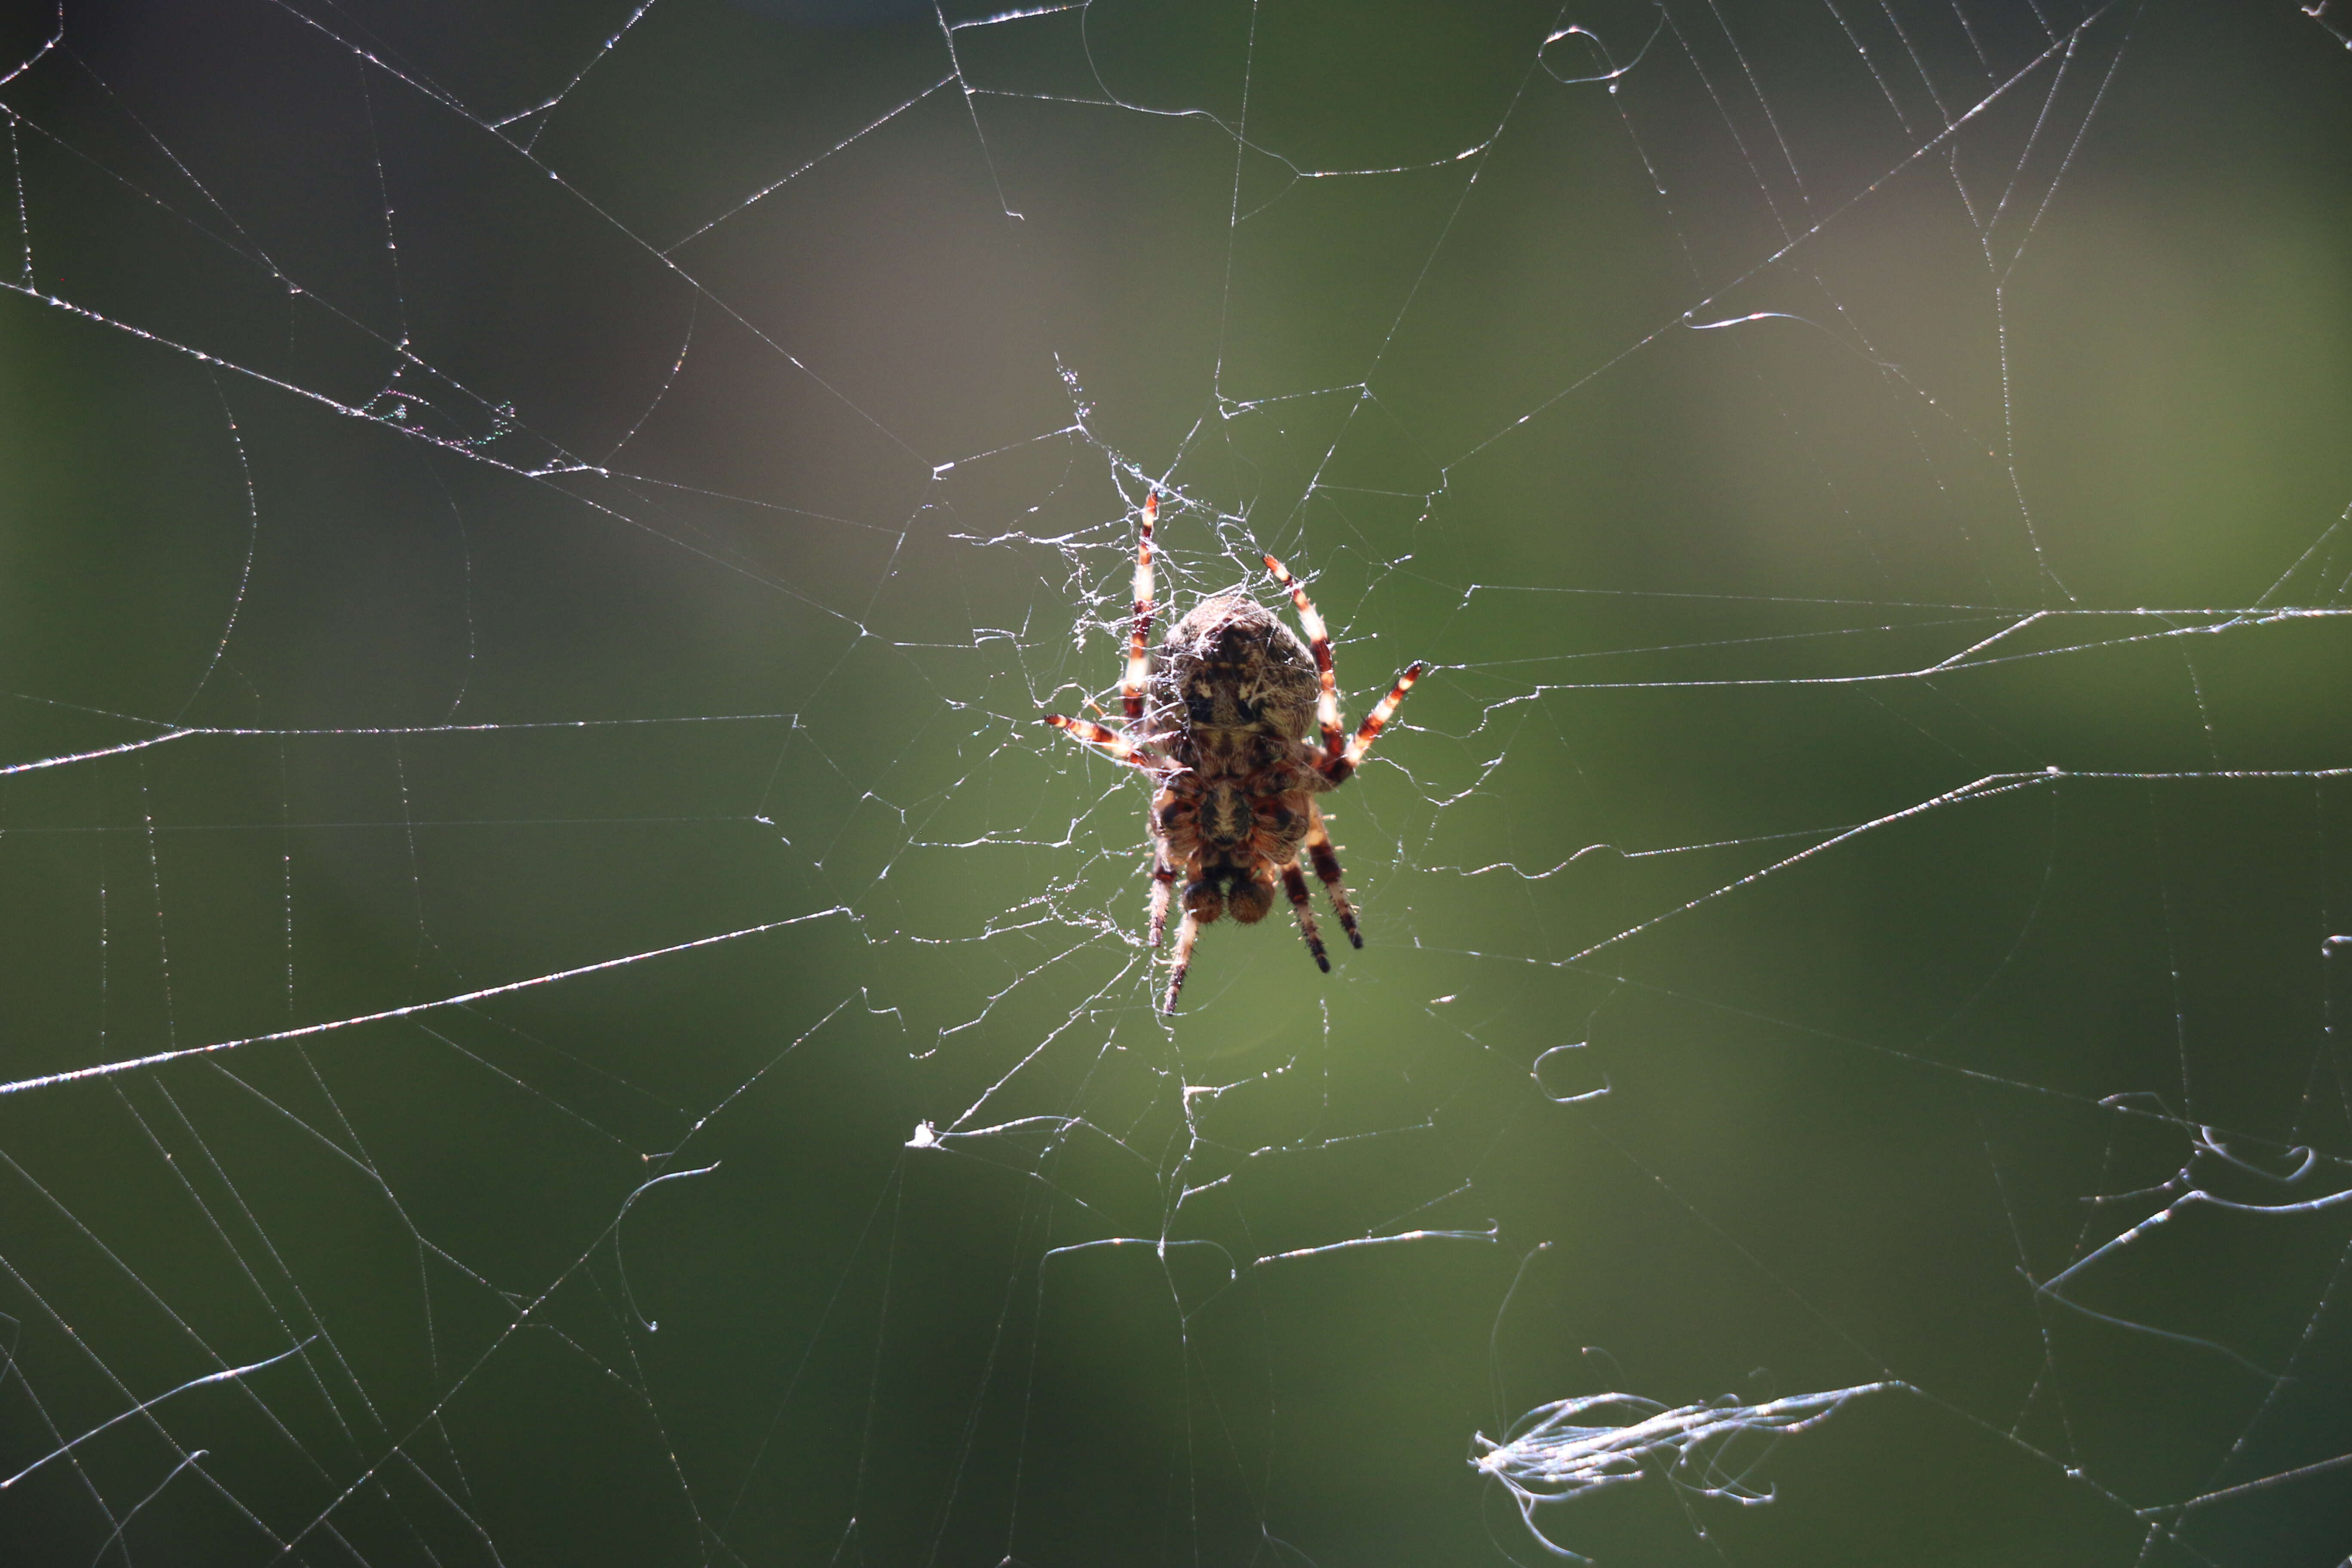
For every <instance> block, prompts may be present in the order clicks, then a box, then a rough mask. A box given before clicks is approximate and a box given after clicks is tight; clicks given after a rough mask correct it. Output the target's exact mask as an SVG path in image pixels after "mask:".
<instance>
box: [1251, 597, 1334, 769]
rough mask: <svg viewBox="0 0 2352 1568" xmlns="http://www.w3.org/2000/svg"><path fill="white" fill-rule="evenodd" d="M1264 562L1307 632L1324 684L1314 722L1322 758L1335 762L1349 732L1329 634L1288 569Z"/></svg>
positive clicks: (1317, 701) (1316, 705) (1316, 700)
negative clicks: (1319, 730) (1319, 734)
mask: <svg viewBox="0 0 2352 1568" xmlns="http://www.w3.org/2000/svg"><path fill="white" fill-rule="evenodd" d="M1265 569H1266V570H1267V571H1269V572H1271V573H1273V574H1274V580H1275V581H1276V582H1277V583H1279V584H1282V585H1283V586H1284V587H1286V588H1287V589H1289V590H1290V602H1291V603H1292V604H1294V605H1297V606H1298V624H1299V626H1302V627H1304V628H1305V629H1306V632H1307V649H1308V651H1310V652H1312V653H1313V654H1314V655H1315V673H1316V674H1317V676H1318V677H1319V678H1320V679H1321V680H1322V683H1323V689H1322V690H1320V691H1318V693H1316V697H1315V722H1316V723H1317V724H1318V725H1319V726H1321V728H1322V731H1323V754H1324V756H1325V758H1326V759H1327V760H1328V761H1334V762H1336V761H1337V760H1338V759H1339V753H1340V751H1341V750H1342V749H1343V748H1344V747H1345V746H1346V745H1347V734H1348V731H1346V730H1345V729H1343V728H1342V727H1341V726H1340V723H1339V677H1338V676H1337V675H1335V674H1334V673H1332V669H1331V633H1330V631H1329V629H1328V627H1326V626H1324V625H1323V616H1322V615H1321V613H1320V612H1319V611H1318V610H1317V609H1316V608H1315V601H1314V600H1312V599H1310V598H1308V597H1307V590H1306V589H1304V588H1302V587H1300V586H1299V585H1298V584H1297V583H1296V582H1294V581H1293V580H1292V579H1291V575H1290V570H1289V568H1287V567H1286V566H1285V565H1283V563H1281V562H1279V561H1276V559H1275V558H1274V557H1273V556H1271V555H1269V556H1266V557H1265Z"/></svg>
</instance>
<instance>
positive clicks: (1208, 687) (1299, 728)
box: [1151, 594, 1318, 741]
mask: <svg viewBox="0 0 2352 1568" xmlns="http://www.w3.org/2000/svg"><path fill="white" fill-rule="evenodd" d="M1151 684H1152V688H1153V690H1152V696H1153V699H1154V700H1153V702H1152V705H1151V706H1152V709H1153V710H1154V714H1155V717H1157V716H1159V715H1160V714H1164V715H1165V717H1164V718H1161V719H1160V722H1159V724H1157V725H1155V728H1161V729H1171V730H1181V731H1184V732H1186V733H1188V734H1191V735H1194V736H1202V732H1203V731H1241V732H1244V733H1253V734H1259V735H1278V736H1280V737H1282V738H1283V739H1284V740H1286V741H1300V740H1304V739H1306V736H1307V731H1308V729H1310V728H1311V727H1312V726H1313V724H1314V721H1315V698H1316V692H1317V689H1318V687H1317V679H1316V674H1315V660H1314V658H1313V656H1311V655H1310V654H1308V652H1307V645H1306V644H1305V643H1303V642H1301V641H1299V640H1298V635H1297V633H1296V632H1293V631H1292V630H1291V629H1290V628H1289V627H1288V626H1284V625H1283V624H1282V623H1281V622H1280V621H1279V620H1277V619H1276V618H1275V615H1274V612H1273V611H1271V610H1269V609H1267V608H1266V607H1265V605H1261V604H1259V603H1258V602H1257V601H1256V600H1255V599H1252V598H1250V597H1249V596H1248V595H1244V594H1221V595H1218V596H1217V597H1215V598H1213V599H1208V600H1204V601H1203V602H1202V603H1201V604H1200V605H1196V606H1194V608H1193V610H1192V614H1191V615H1188V616H1185V617H1184V618H1183V619H1182V620H1181V621H1178V622H1177V623H1176V624H1175V625H1174V626H1171V627H1169V628H1168V640H1167V641H1166V642H1164V643H1162V644H1161V645H1160V658H1159V668H1157V669H1155V670H1154V671H1153V673H1152V679H1151ZM1202 738H1205V737H1202Z"/></svg>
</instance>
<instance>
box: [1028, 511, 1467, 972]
mask: <svg viewBox="0 0 2352 1568" xmlns="http://www.w3.org/2000/svg"><path fill="white" fill-rule="evenodd" d="M1159 515H1160V499H1159V497H1158V496H1157V495H1156V494H1155V495H1153V496H1152V497H1150V499H1149V500H1146V501H1145V502H1144V505H1143V531H1142V539H1141V541H1140V543H1139V547H1138V549H1137V552H1136V563H1135V626H1134V630H1133V632H1132V633H1131V634H1130V636H1129V641H1128V658H1127V679H1126V680H1125V682H1124V683H1123V684H1122V685H1121V686H1120V689H1119V696H1120V699H1121V702H1122V705H1123V706H1124V708H1125V710H1126V717H1127V724H1126V726H1125V728H1124V729H1123V730H1109V729H1106V728H1105V727H1103V726H1102V725H1100V724H1094V723H1089V722H1087V721H1086V720H1083V719H1067V718H1065V717H1063V716H1062V715H1061V714H1059V713H1049V714H1047V715H1046V716H1045V722H1046V723H1048V724H1050V725H1052V726H1053V727H1054V728H1055V729H1057V730H1061V731H1065V732H1066V733H1068V734H1070V735H1072V736H1073V737H1075V738H1076V739H1077V740H1080V741H1083V742H1086V743H1087V744H1088V745H1090V746H1095V747H1098V748H1100V749H1101V750H1102V751H1103V752H1106V753H1108V755H1109V756H1111V757H1113V758H1115V759H1116V760H1118V761H1119V762H1122V763H1128V764H1129V765H1130V766H1133V767H1137V768H1140V769H1141V770H1143V771H1144V772H1145V773H1150V775H1151V776H1152V777H1153V778H1154V779H1155V780H1156V781H1158V783H1159V785H1160V787H1159V789H1158V790H1157V791H1156V792H1155V793H1154V794H1153V796H1152V801H1151V817H1150V831H1151V851H1152V857H1151V945H1152V946H1154V947H1157V946H1159V945H1160V937H1161V936H1162V935H1163V934H1164V933H1165V932H1166V930H1167V925H1168V908H1169V904H1170V901H1171V896H1172V897H1173V898H1174V899H1175V900H1176V901H1177V903H1178V904H1179V905H1180V907H1181V910H1182V911H1183V920H1182V922H1181V925H1180V926H1179V927H1178V929H1177V932H1176V952H1175V956H1174V958H1173V960H1172V961H1171V964H1170V966H1169V976H1168V991H1167V994H1166V995H1165V996H1164V997H1163V998H1162V1000H1161V1003H1160V1005H1161V1008H1162V1009H1163V1010H1164V1011H1167V1012H1173V1011H1175V1008H1176V994H1177V992H1178V991H1179V990H1181V988H1182V986H1183V984H1184V974H1185V972H1186V970H1187V969H1188V968H1189V967H1190V966H1191V963H1192V944H1193V942H1194V941H1195V940H1196V938H1197V937H1198V935H1199V933H1200V929H1201V927H1202V926H1203V925H1206V924H1209V923H1210V922H1212V921H1217V920H1220V919H1222V918H1223V917H1224V916H1226V915H1231V916H1232V917H1233V918H1234V920H1235V921H1240V922H1241V923H1242V924H1244V925H1252V924H1255V923H1256V922H1257V921H1261V920H1264V919H1265V914H1266V911H1267V910H1271V909H1272V908H1273V907H1274V889H1275V884H1276V883H1277V882H1279V883H1281V884H1282V887H1283V889H1284V891H1285V892H1286V893H1287V894H1288V895H1289V899H1290V907H1291V910H1292V912H1293V913H1295V914H1296V915H1297V917H1298V931H1299V934H1300V935H1301V936H1303V937H1304V938H1306V940H1307V952H1310V953H1311V954H1313V955H1314V959H1315V962H1316V963H1317V965H1318V966H1319V967H1320V968H1322V969H1324V970H1326V971H1327V972H1328V970H1329V969H1330V967H1331V960H1330V956H1329V954H1328V953H1327V952H1325V951H1324V947H1323V938H1322V937H1321V935H1320V934H1319V933H1318V931H1316V929H1315V917H1314V915H1313V913H1312V912H1311V911H1310V910H1308V908H1307V876H1306V867H1307V864H1309V863H1311V864H1312V865H1313V866H1314V868H1315V875H1316V876H1317V877H1318V879H1321V881H1322V883H1323V889H1324V892H1325V893H1326V894H1327V895H1328V897H1329V899H1330V900H1331V909H1332V911H1333V912H1334V913H1336V914H1337V915H1338V916H1339V923H1340V925H1341V926H1342V927H1344V928H1345V929H1346V931H1347V933H1348V940H1349V942H1352V943H1353V944H1355V945H1356V946H1358V947H1361V946H1363V945H1364V938H1363V934H1362V933H1361V932H1360V931H1359V930H1358V929H1357V927H1356V911H1355V909H1354V907H1353V906H1352V905H1350V904H1349V901H1348V889H1347V887H1346V885H1345V883H1344V881H1343V879H1342V877H1341V873H1340V870H1339V858H1338V857H1337V855H1335V854H1334V853H1333V851H1332V847H1331V838H1330V835H1329V834H1328V832H1326V831H1325V829H1324V825H1323V814H1322V812H1321V811H1320V810H1319V809H1318V807H1317V805H1316V804H1315V797H1316V796H1317V795H1322V794H1324V793H1326V792H1328V791H1330V790H1335V789H1337V788H1339V786H1340V785H1341V784H1345V783H1346V782H1347V781H1348V779H1349V777H1350V776H1351V775H1352V774H1353V773H1355V771H1356V768H1357V766H1358V765H1359V764H1360V763H1362V761H1363V759H1364V753H1365V752H1367V751H1369V750H1370V748H1371V744H1372V742H1373V741H1374V740H1376V739H1377V738H1378V737H1379V735H1380V732H1381V729H1382V728H1383V727H1384V726H1385V725H1386V724H1387V723H1388V721H1389V720H1390V718H1391V716H1392V715H1393V714H1394V713H1395V712H1396V709H1397V704H1398V703H1400V702H1402V701H1403V700H1404V695H1405V693H1406V692H1408V691H1410V690H1411V689H1412V683H1413V681H1414V680H1415V679H1417V678H1418V677H1419V676H1420V674H1421V666H1420V665H1418V664H1416V665H1414V666H1412V668H1409V669H1407V670H1406V671H1405V672H1404V673H1403V674H1402V676H1399V677H1398V678H1397V682H1396V684H1395V685H1394V686H1392V687H1391V688H1390V689H1389V694H1388V696H1386V697H1385V698H1383V699H1381V702H1380V703H1379V705H1378V706H1376V707H1375V708H1374V709H1373V710H1372V711H1371V713H1370V716H1369V717H1368V718H1366V719H1365V721H1364V722H1363V726H1362V728H1360V729H1359V730H1358V731H1356V733H1355V735H1354V737H1353V738H1352V739H1350V738H1349V735H1348V733H1347V731H1345V730H1344V729H1343V728H1342V727H1341V725H1340V722H1339V687H1338V684H1337V681H1336V679H1335V677H1334V676H1333V673H1332V668H1331V639H1330V637H1329V636H1328V634H1327V633H1326V632H1325V631H1324V628H1323V617H1322V616H1319V615H1318V614H1317V613H1316V610H1315V606H1314V605H1313V604H1312V603H1311V602H1310V601H1309V600H1308V599H1307V592H1306V590H1305V589H1303V588H1301V587H1299V586H1298V584H1297V583H1295V582H1293V581H1291V576H1290V574H1289V573H1288V572H1287V571H1286V570H1284V568H1283V565H1282V563H1281V562H1279V561H1276V559H1275V558H1274V557H1273V556H1271V555H1269V556H1266V557H1265V564H1266V570H1267V571H1269V572H1271V573H1273V574H1274V577H1275V581H1276V582H1277V583H1279V584H1282V585H1283V586H1284V587H1286V588H1287V589H1289V591H1290V599H1291V603H1292V604H1293V605H1296V606H1297V610H1298V620H1299V624H1300V626H1303V627H1304V628H1305V629H1306V633H1307V636H1306V637H1305V638H1304V639H1302V638H1301V637H1299V636H1298V634H1297V633H1296V632H1293V631H1292V630H1291V629H1290V628H1289V627H1288V626H1284V625H1283V624H1282V622H1281V620H1280V619H1279V618H1278V617H1277V616H1276V615H1275V613H1274V612H1273V611H1272V610H1269V609H1267V608H1266V607H1265V605H1261V604H1259V603H1258V602H1257V601H1256V600H1255V599H1253V598H1251V597H1250V596H1249V595H1248V594H1247V593H1244V592H1234V593H1228V594H1220V595H1216V596H1214V597H1213V598H1210V599H1207V600H1204V601H1202V603H1201V604H1199V605H1195V606H1194V607H1193V608H1192V612H1191V613H1190V614H1188V615H1186V616H1184V617H1183V618H1182V619H1181V620H1180V621H1178V622H1177V623H1176V624H1175V625H1174V626H1171V627H1169V629H1168V636H1167V638H1166V640H1165V641H1164V642H1162V643H1161V644H1160V647H1159V648H1158V649H1157V650H1156V651H1155V650H1154V649H1153V648H1152V647H1151V646H1150V628H1151V610H1152V600H1151V585H1152V572H1151V528H1152V524H1153V523H1154V522H1155V521H1157V520H1158V518H1159ZM1310 728H1314V729H1317V730H1318V731H1320V733H1319V737H1318V741H1310V740H1308V739H1307V731H1308V730H1309V729H1310ZM1179 889H1181V891H1180V890H1179Z"/></svg>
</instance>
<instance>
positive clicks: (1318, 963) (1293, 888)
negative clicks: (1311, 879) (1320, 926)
mask: <svg viewBox="0 0 2352 1568" xmlns="http://www.w3.org/2000/svg"><path fill="white" fill-rule="evenodd" d="M1282 886H1283V889H1284V891H1286V892H1287V893H1288V894H1289V895H1290V912H1291V913H1293V914H1295V915H1297V917H1298V934H1299V935H1301V936H1303V937H1305V938H1306V939H1307V952H1311V953H1313V954H1314V955H1315V967H1316V968H1318V969H1319V970H1321V971H1322V972H1323V973H1326V974H1328V973H1331V955H1330V954H1329V953H1328V952H1324V951H1323V934H1322V933H1321V932H1320V931H1317V930H1316V929H1315V911H1314V910H1310V909H1308V908H1307V873H1306V872H1304V871H1302V870H1301V869H1299V866H1298V859H1297V857H1296V856H1293V857H1292V858H1291V861H1290V864H1289V865H1287V866H1285V867H1284V868H1282ZM1356 945H1357V946H1359V947H1361V946H1362V945H1363V943H1361V942H1358V943H1357V944H1356Z"/></svg>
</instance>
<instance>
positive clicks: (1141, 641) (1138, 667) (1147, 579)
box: [1118, 490, 1160, 721]
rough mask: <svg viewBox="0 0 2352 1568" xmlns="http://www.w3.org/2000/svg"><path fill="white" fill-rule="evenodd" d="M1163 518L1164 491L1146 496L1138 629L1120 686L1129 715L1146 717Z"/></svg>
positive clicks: (1129, 644)
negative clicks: (1156, 527) (1155, 565)
mask: <svg viewBox="0 0 2352 1568" xmlns="http://www.w3.org/2000/svg"><path fill="white" fill-rule="evenodd" d="M1157 521H1160V492H1159V491H1158V490H1154V491H1152V492H1151V493H1150V495H1148V496H1146V497H1144V498H1143V542H1141V543H1140V544H1139V545H1138V546H1137V547H1136V552H1135V630H1134V631H1132V632H1130V633H1129V634H1128V638H1127V679H1126V681H1125V683H1123V684H1122V685H1121V686H1120V687H1119V689H1118V695H1119V700H1121V701H1123V702H1124V703H1126V705H1127V716H1128V718H1129V720H1130V721H1132V720H1137V719H1140V718H1142V717H1143V689H1144V685H1145V683H1146V682H1147V681H1149V680H1150V678H1151V525H1152V524H1153V523H1155V522H1157Z"/></svg>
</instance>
